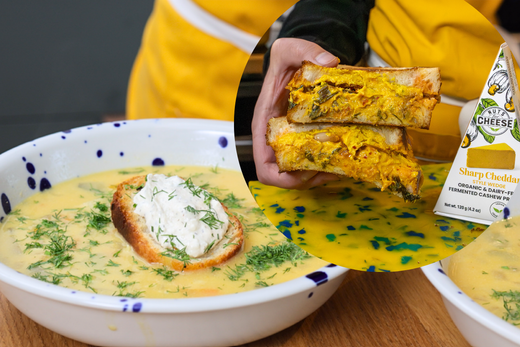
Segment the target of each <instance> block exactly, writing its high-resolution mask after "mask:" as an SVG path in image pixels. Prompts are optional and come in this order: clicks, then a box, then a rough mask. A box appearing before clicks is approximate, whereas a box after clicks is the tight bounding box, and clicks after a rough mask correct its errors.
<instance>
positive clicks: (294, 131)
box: [266, 117, 423, 202]
mask: <svg viewBox="0 0 520 347" xmlns="http://www.w3.org/2000/svg"><path fill="white" fill-rule="evenodd" d="M266 139H267V144H268V145H269V146H271V147H272V148H273V150H274V152H275V155H276V162H277V164H278V168H279V170H280V172H287V171H301V170H316V171H321V172H329V173H333V174H337V175H341V176H348V177H352V178H354V179H356V180H361V181H365V182H371V183H373V184H374V185H375V186H377V187H379V188H380V189H381V190H388V191H390V192H392V193H394V194H396V195H397V196H399V197H402V198H403V199H404V200H406V201H412V202H413V201H415V200H417V199H419V198H420V188H421V186H422V182H423V175H422V170H421V167H420V165H419V164H418V163H417V161H416V159H415V158H414V156H413V152H412V149H411V146H410V144H409V141H408V137H407V135H406V131H405V129H404V128H400V127H375V126H369V125H358V124H344V125H336V124H323V123H321V124H318V123H316V124H296V123H289V122H288V121H287V119H286V117H278V118H271V119H270V120H269V123H268V127H267V133H266Z"/></svg>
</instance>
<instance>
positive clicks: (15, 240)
mask: <svg viewBox="0 0 520 347" xmlns="http://www.w3.org/2000/svg"><path fill="white" fill-rule="evenodd" d="M145 173H154V174H157V173H161V174H166V175H169V176H170V175H179V176H182V177H184V178H189V177H191V178H192V180H193V183H194V184H196V185H198V186H201V187H204V188H206V189H207V190H208V191H210V192H211V193H212V194H214V195H216V196H217V197H218V198H219V199H220V200H221V201H223V203H224V204H225V205H226V206H228V208H229V210H230V212H231V213H234V214H236V215H237V216H238V218H239V219H240V220H241V221H242V223H243V226H244V248H243V250H241V251H240V252H239V253H238V254H237V255H236V256H235V257H233V258H232V259H230V260H229V261H227V262H226V263H224V264H222V265H221V266H218V267H213V268H207V269H202V270H196V271H190V272H175V271H171V270H170V269H168V268H165V267H164V266H162V265H158V264H150V263H148V262H146V261H145V260H143V259H142V258H141V257H140V256H139V255H138V254H137V253H135V252H134V250H133V249H132V247H131V246H129V245H128V243H127V242H126V241H125V240H124V238H123V237H122V236H120V234H119V233H118V232H117V230H116V229H115V227H114V226H113V224H112V223H111V221H110V210H109V209H110V202H111V200H112V195H113V192H114V190H115V188H116V186H117V184H119V183H120V182H122V181H124V180H127V179H128V178H130V177H134V176H135V175H138V174H145ZM107 208H108V211H107ZM107 216H108V220H107V219H106V217H107ZM51 237H52V238H53V239H54V241H51ZM286 244H287V242H286V238H285V237H284V236H283V235H282V234H281V233H280V232H279V231H278V230H277V229H276V228H275V227H274V226H273V225H272V224H271V223H269V221H268V220H267V219H266V217H265V216H264V214H263V213H262V212H261V211H260V209H259V208H258V207H257V205H256V203H255V202H254V200H253V198H252V196H251V194H250V192H249V190H248V188H247V186H246V184H245V182H244V179H243V177H242V174H241V173H240V172H237V171H231V170H224V169H218V170H216V169H215V168H206V167H174V166H166V167H147V168H137V169H131V170H126V171H125V172H123V171H109V172H102V173H97V174H93V175H88V176H85V177H80V178H76V179H73V180H70V181H67V182H63V183H59V184H56V185H53V187H52V188H51V189H48V190H45V191H43V192H40V193H37V194H34V195H33V196H31V197H29V198H28V199H26V200H25V201H23V202H22V203H20V204H19V205H18V206H16V207H15V208H14V209H13V211H12V212H11V213H10V214H9V215H7V216H6V217H5V218H4V220H3V222H2V223H0V261H1V262H2V263H4V264H6V265H7V266H9V267H11V268H13V269H15V270H17V271H19V272H21V273H24V274H26V275H28V276H34V277H36V278H39V279H42V280H45V281H48V282H53V283H56V284H59V285H61V286H64V287H68V288H73V289H75V290H83V291H88V292H95V293H99V294H106V295H118V296H137V297H147V298H184V297H200V296H213V295H222V294H232V293H238V292H243V291H248V290H253V289H256V288H261V287H263V286H271V285H274V284H277V283H281V282H286V281H289V280H291V279H294V278H297V277H300V276H302V275H305V274H307V273H309V272H312V271H314V270H316V269H318V268H320V267H322V266H325V265H327V264H328V263H326V262H324V261H322V260H320V259H318V258H314V257H310V258H305V259H303V260H297V261H284V262H282V264H280V265H279V266H275V265H272V264H271V266H269V267H268V269H266V270H265V271H263V270H262V271H256V270H254V268H253V267H251V266H249V267H248V266H246V255H247V254H252V253H251V252H255V254H258V253H259V252H260V253H261V251H262V250H269V247H284V248H283V249H284V250H286V249H287V248H288V247H285V246H286ZM255 247H256V248H255ZM297 249H298V250H299V248H297ZM62 250H63V252H62V253H60V252H61V251H62ZM267 253H268V252H267ZM50 254H53V256H51V255H50ZM67 256H70V257H71V258H70V259H67ZM257 258H258V256H257ZM250 269H252V271H250Z"/></svg>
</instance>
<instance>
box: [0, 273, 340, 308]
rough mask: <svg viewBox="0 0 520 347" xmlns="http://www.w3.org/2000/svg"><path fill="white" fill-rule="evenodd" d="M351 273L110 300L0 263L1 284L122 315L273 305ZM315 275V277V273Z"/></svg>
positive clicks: (107, 297) (106, 296)
mask: <svg viewBox="0 0 520 347" xmlns="http://www.w3.org/2000/svg"><path fill="white" fill-rule="evenodd" d="M348 270H349V269H347V268H344V267H341V266H338V265H333V264H329V265H326V266H323V267H321V268H319V269H316V270H315V271H313V272H319V271H321V272H325V273H326V274H327V281H324V282H320V283H316V282H314V281H313V280H311V279H309V278H306V276H307V275H308V274H307V275H303V276H300V277H297V278H295V279H292V280H290V281H286V282H283V283H279V284H276V285H274V286H271V287H265V288H258V289H253V290H249V291H246V292H240V293H236V294H225V295H217V296H208V297H196V298H175V299H165V298H128V297H121V296H110V295H104V294H96V293H88V292H84V291H81V290H75V289H70V288H66V287H62V286H59V285H55V284H52V283H47V282H43V281H40V280H37V279H35V278H32V277H30V276H27V275H24V274H22V273H20V272H17V271H16V270H13V269H11V268H10V267H8V266H7V265H5V264H3V263H0V281H1V282H4V283H7V284H9V285H11V286H13V287H16V288H17V289H20V290H23V291H25V292H28V293H32V294H34V295H38V296H41V297H44V298H47V299H51V300H55V301H60V302H64V303H68V304H73V305H76V306H83V307H89V308H97V309H103V310H107V311H121V310H122V307H123V306H124V305H128V304H130V305H132V304H136V303H139V304H140V305H141V306H140V307H142V310H140V312H146V313H186V312H209V311H218V310H222V309H231V308H237V307H245V306H253V305H257V304H261V303H265V302H269V301H274V300H278V299H283V298H285V297H287V296H292V295H295V294H299V293H303V292H307V291H311V292H312V290H313V289H316V288H317V287H318V286H320V285H322V284H325V283H326V282H329V281H331V280H333V279H335V278H337V277H340V276H341V275H342V274H344V273H346V272H347V271H348ZM313 272H311V273H313Z"/></svg>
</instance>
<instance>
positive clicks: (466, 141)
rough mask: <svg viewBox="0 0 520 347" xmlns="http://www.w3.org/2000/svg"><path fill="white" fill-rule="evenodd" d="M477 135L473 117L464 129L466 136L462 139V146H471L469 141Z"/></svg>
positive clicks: (473, 139)
mask: <svg viewBox="0 0 520 347" xmlns="http://www.w3.org/2000/svg"><path fill="white" fill-rule="evenodd" d="M477 135H478V129H477V124H476V123H475V119H472V120H471V122H470V123H469V125H468V129H467V130H466V136H464V139H463V140H462V145H461V147H462V148H468V147H469V146H471V143H472V142H473V141H475V139H476V138H477Z"/></svg>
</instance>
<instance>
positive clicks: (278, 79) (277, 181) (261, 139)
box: [251, 38, 339, 189]
mask: <svg viewBox="0 0 520 347" xmlns="http://www.w3.org/2000/svg"><path fill="white" fill-rule="evenodd" d="M304 60H308V61H310V62H313V63H315V64H318V65H321V66H328V67H334V66H337V65H338V63H339V60H338V58H336V57H335V56H334V55H332V54H331V53H329V52H327V51H325V50H324V49H323V48H321V47H320V46H319V45H317V44H315V43H313V42H310V41H306V40H302V39H294V38H280V39H278V40H276V41H275V42H274V43H273V45H272V47H271V61H270V64H269V69H268V70H267V74H266V76H265V79H264V84H263V86H262V90H261V92H260V95H259V97H258V101H257V103H256V106H255V111H254V115H253V121H252V124H251V130H252V134H253V156H254V160H255V166H256V174H257V177H258V180H259V181H260V182H261V183H263V184H268V185H272V186H277V187H280V188H288V189H307V188H311V187H314V186H318V185H321V184H323V183H326V182H328V181H333V180H338V176H336V175H333V174H329V173H323V172H321V173H319V172H317V171H297V172H282V173H280V172H278V171H279V170H278V165H277V164H276V159H275V155H274V151H273V149H272V148H271V147H269V146H267V144H266V140H265V133H266V131H267V122H268V121H269V119H271V118H273V117H280V116H284V115H286V113H287V106H288V101H287V99H288V97H289V91H288V90H287V89H285V86H287V83H289V81H290V80H291V78H292V77H293V75H294V73H295V72H296V70H298V68H300V67H301V64H302V62H303V61H304Z"/></svg>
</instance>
